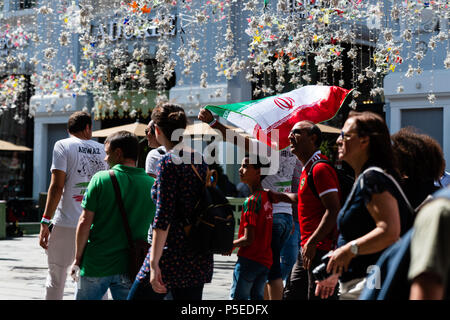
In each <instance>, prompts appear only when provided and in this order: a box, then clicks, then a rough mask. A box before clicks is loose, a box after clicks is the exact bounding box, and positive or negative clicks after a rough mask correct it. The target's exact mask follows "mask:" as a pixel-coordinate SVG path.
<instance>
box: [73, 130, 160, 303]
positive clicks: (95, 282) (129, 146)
mask: <svg viewBox="0 0 450 320" xmlns="http://www.w3.org/2000/svg"><path fill="white" fill-rule="evenodd" d="M105 152H106V158H105V161H107V162H108V163H109V165H110V166H111V168H112V170H114V173H115V175H116V177H117V180H118V183H119V187H120V190H121V195H122V199H123V203H124V207H125V210H126V213H127V219H128V224H129V226H130V229H131V233H132V238H133V240H136V239H142V240H145V239H146V236H147V232H148V228H149V226H150V223H151V222H152V220H153V217H154V215H155V204H154V203H153V201H152V198H151V196H150V190H151V187H152V185H153V183H154V179H153V178H152V177H150V176H148V175H147V174H146V173H145V171H144V169H142V168H136V161H137V158H138V152H139V141H138V139H137V137H136V136H135V135H134V134H132V133H129V132H127V131H119V132H117V133H114V134H112V135H110V136H109V137H108V138H107V139H106V141H105ZM81 206H82V207H83V212H82V214H81V217H80V220H79V222H78V227H77V232H76V251H75V261H74V263H73V267H72V273H74V270H75V269H76V268H75V267H74V266H78V267H79V268H80V281H79V285H78V287H77V290H76V293H75V298H76V299H77V300H100V299H101V298H102V296H103V295H104V294H105V293H106V291H107V290H108V288H109V289H110V292H111V295H112V297H113V299H114V300H125V299H126V298H127V296H128V292H129V290H130V288H131V285H132V282H131V281H132V280H131V279H129V277H128V250H127V249H128V247H129V243H128V239H127V236H126V232H125V226H124V225H123V221H122V216H121V213H120V210H119V207H118V205H117V201H116V194H115V191H114V188H113V184H112V180H111V177H110V176H109V172H108V171H101V172H98V173H97V174H95V175H94V176H93V177H92V180H91V182H90V183H89V186H88V189H87V191H86V194H85V195H84V198H83V202H82V204H81Z"/></svg>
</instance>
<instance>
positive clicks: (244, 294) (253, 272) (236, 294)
mask: <svg viewBox="0 0 450 320" xmlns="http://www.w3.org/2000/svg"><path fill="white" fill-rule="evenodd" d="M268 274H269V268H267V267H266V266H264V265H262V264H260V263H258V262H256V261H253V260H250V259H247V258H244V257H238V260H237V262H236V266H235V267H234V272H233V284H232V286H231V294H230V297H231V299H233V300H249V299H250V300H263V299H264V286H265V285H266V281H267V276H268Z"/></svg>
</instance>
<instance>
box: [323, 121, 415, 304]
mask: <svg viewBox="0 0 450 320" xmlns="http://www.w3.org/2000/svg"><path fill="white" fill-rule="evenodd" d="M337 145H338V155H339V159H340V160H343V161H346V162H347V163H348V164H349V165H350V166H351V167H352V168H353V170H354V171H355V177H356V181H355V185H354V186H353V190H352V192H351V193H350V195H349V197H348V198H347V200H346V202H345V204H344V206H343V207H342V209H341V211H340V212H339V215H338V221H337V223H338V229H339V237H338V243H337V247H338V248H337V249H336V250H335V251H333V252H332V254H331V256H330V259H329V261H328V264H327V272H328V273H332V276H331V277H329V278H328V279H326V280H324V281H321V282H317V287H316V295H320V296H321V297H322V298H326V297H328V296H329V295H330V294H331V293H332V292H333V290H334V287H335V286H336V284H337V282H338V279H339V284H340V287H339V299H341V300H346V299H358V298H359V295H360V293H361V291H362V289H363V288H364V286H365V284H366V276H367V273H369V272H370V270H371V269H370V266H371V265H375V264H376V262H377V260H378V257H379V256H380V254H381V253H382V252H383V250H384V249H386V248H387V247H389V246H390V245H391V244H393V243H394V242H395V241H397V240H398V239H399V237H400V236H401V235H402V234H403V233H404V232H406V231H407V230H408V229H409V228H410V227H411V225H412V220H413V215H412V212H411V211H410V206H409V203H407V200H406V201H405V200H404V197H403V195H402V191H401V189H399V187H398V184H397V183H396V181H395V178H397V176H398V175H397V172H396V170H395V167H394V157H393V151H392V145H391V139H390V135H389V130H388V128H387V126H386V124H385V122H384V120H383V119H382V118H381V117H380V116H378V115H377V114H374V113H371V112H363V113H358V112H351V113H350V115H349V117H348V119H347V121H346V122H345V124H344V127H343V128H342V132H341V135H340V137H339V138H338V139H337ZM374 167H376V168H374ZM368 168H371V169H369V170H367V169H368ZM393 177H395V178H393Z"/></svg>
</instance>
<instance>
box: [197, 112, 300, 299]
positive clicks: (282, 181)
mask: <svg viewBox="0 0 450 320" xmlns="http://www.w3.org/2000/svg"><path fill="white" fill-rule="evenodd" d="M198 119H199V120H201V121H203V122H206V123H208V124H209V125H210V126H211V127H212V128H214V129H218V130H219V131H220V132H221V133H222V135H223V137H224V138H226V139H227V140H228V141H230V142H234V143H235V141H236V140H234V139H230V133H232V132H233V131H232V130H229V129H230V128H229V127H227V126H225V125H223V124H222V123H220V122H218V121H217V120H216V119H215V118H214V117H213V115H212V113H211V112H210V111H208V110H207V109H202V110H200V113H199V115H198ZM227 133H228V134H227ZM244 139H245V140H244V141H245V145H244V148H245V151H246V152H248V153H250V154H259V155H263V156H264V155H270V157H272V156H274V155H275V156H276V154H274V155H272V153H271V152H273V153H275V152H276V151H275V150H271V148H270V147H269V146H267V145H264V144H262V143H256V144H255V143H252V141H250V139H248V138H247V137H245V138H244ZM237 141H239V140H237ZM255 149H256V150H255ZM278 154H279V159H277V160H278V161H273V162H278V164H279V165H278V168H277V172H276V174H273V175H269V176H266V177H265V178H264V179H263V180H262V186H263V188H264V189H269V190H273V191H277V192H291V184H292V176H293V174H294V168H295V167H296V166H300V167H301V163H300V162H299V161H298V160H297V158H296V157H295V156H294V155H293V154H292V153H291V152H290V151H289V150H282V151H280V152H278ZM273 162H272V165H273V164H274V163H273ZM292 230H293V219H292V205H291V204H289V203H283V202H280V203H277V204H273V226H272V256H273V263H272V267H271V268H270V271H269V277H268V278H269V281H268V284H267V290H266V292H265V293H266V297H267V298H268V299H270V300H281V299H282V297H283V280H282V277H281V265H280V252H281V249H282V247H283V245H284V243H285V242H286V240H287V239H288V237H289V235H290V233H291V231H292Z"/></svg>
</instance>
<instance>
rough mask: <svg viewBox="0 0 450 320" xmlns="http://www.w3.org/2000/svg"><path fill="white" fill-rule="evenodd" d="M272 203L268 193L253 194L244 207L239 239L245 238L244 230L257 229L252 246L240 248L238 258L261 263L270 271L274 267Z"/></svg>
mask: <svg viewBox="0 0 450 320" xmlns="http://www.w3.org/2000/svg"><path fill="white" fill-rule="evenodd" d="M272 220H273V216H272V203H271V202H270V201H269V198H268V195H267V192H266V191H257V192H255V193H253V194H251V195H250V196H249V197H248V198H247V199H246V200H245V202H244V205H243V206H242V214H241V223H240V225H239V233H238V238H241V237H243V236H244V228H245V227H247V226H253V227H254V228H255V239H254V240H253V242H252V244H250V245H249V246H246V247H240V248H239V251H238V253H237V254H238V256H241V257H244V258H247V259H250V260H253V261H256V262H258V263H261V264H262V265H264V266H266V267H267V268H269V269H270V267H271V266H272V247H271V242H272Z"/></svg>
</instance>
